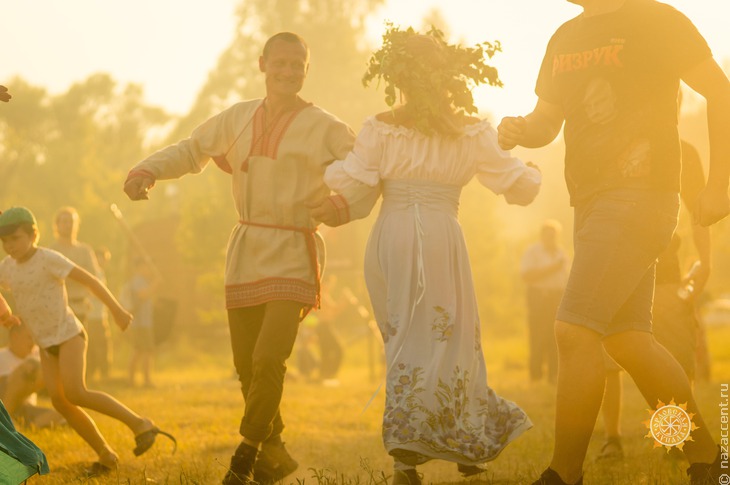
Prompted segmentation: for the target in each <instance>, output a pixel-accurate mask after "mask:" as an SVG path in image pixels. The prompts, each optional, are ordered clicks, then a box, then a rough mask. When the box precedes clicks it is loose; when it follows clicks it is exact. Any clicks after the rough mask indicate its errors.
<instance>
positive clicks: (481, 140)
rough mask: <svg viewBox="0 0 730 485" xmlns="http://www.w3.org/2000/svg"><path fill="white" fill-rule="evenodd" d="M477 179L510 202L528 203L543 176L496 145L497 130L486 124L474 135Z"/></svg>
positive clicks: (536, 190)
mask: <svg viewBox="0 0 730 485" xmlns="http://www.w3.org/2000/svg"><path fill="white" fill-rule="evenodd" d="M475 136H476V147H475V149H476V157H477V174H476V177H477V180H479V182H480V183H481V184H482V185H484V186H485V187H487V188H488V189H489V190H491V191H492V192H494V193H495V194H497V195H501V194H503V195H504V198H505V200H506V201H507V203H509V204H516V205H528V204H529V203H531V202H532V201H533V200H535V197H537V193H538V192H539V191H540V183H541V182H542V175H541V174H540V171H539V170H537V169H536V168H533V167H529V166H527V165H525V163H524V162H523V161H522V160H520V159H519V158H516V157H513V156H512V155H511V154H510V152H508V151H505V150H502V148H500V147H499V145H498V144H497V132H496V131H495V130H494V128H492V127H491V126H489V125H487V126H485V127H484V128H483V129H481V130H480V131H479V133H477V134H476V135H475Z"/></svg>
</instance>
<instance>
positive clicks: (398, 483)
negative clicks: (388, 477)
mask: <svg viewBox="0 0 730 485" xmlns="http://www.w3.org/2000/svg"><path fill="white" fill-rule="evenodd" d="M390 484H391V485H421V476H420V475H419V474H418V472H417V471H416V469H415V468H409V469H407V470H395V471H394V472H393V480H392V481H391V482H390Z"/></svg>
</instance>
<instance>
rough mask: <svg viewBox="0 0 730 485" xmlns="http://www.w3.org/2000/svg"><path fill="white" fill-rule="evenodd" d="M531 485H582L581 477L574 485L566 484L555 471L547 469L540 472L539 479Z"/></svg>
mask: <svg viewBox="0 0 730 485" xmlns="http://www.w3.org/2000/svg"><path fill="white" fill-rule="evenodd" d="M532 485H583V477H580V479H579V480H578V481H577V482H575V483H574V484H570V483H566V482H564V481H563V479H562V478H560V475H558V473H557V472H556V471H555V470H553V469H552V468H548V469H547V470H545V471H544V472H542V475H540V478H538V479H537V481H536V482H533V483H532Z"/></svg>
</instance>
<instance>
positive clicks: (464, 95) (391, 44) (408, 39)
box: [362, 23, 502, 134]
mask: <svg viewBox="0 0 730 485" xmlns="http://www.w3.org/2000/svg"><path fill="white" fill-rule="evenodd" d="M386 26H387V28H386V31H385V34H383V45H382V47H381V48H380V49H378V50H377V51H375V52H374V53H373V55H372V56H371V57H370V60H369V62H368V68H367V71H366V72H365V74H364V75H363V78H362V83H363V85H364V86H366V87H367V86H368V85H369V84H370V83H371V81H373V79H377V80H378V84H379V83H380V81H381V80H382V81H383V82H384V83H385V103H386V104H387V105H388V106H390V107H391V108H392V107H393V106H394V105H395V103H396V89H398V90H400V91H401V92H403V91H405V92H406V93H407V101H408V103H407V104H408V108H409V111H410V112H411V113H412V115H413V117H414V120H415V127H416V129H418V130H419V131H421V132H423V133H425V134H431V133H433V131H435V130H436V123H435V118H438V117H439V116H441V115H443V114H444V112H445V110H448V112H450V113H454V112H461V111H463V112H466V113H467V114H471V113H475V112H477V108H476V106H474V98H473V96H472V92H471V90H472V88H474V87H475V86H477V85H479V84H489V85H490V86H497V87H501V86H502V81H500V80H499V76H498V73H497V69H496V68H494V67H493V66H490V65H488V64H487V63H486V62H485V56H486V58H489V59H491V58H492V56H494V54H495V53H496V52H501V51H502V47H501V45H500V43H499V41H495V42H494V43H492V42H481V43H479V44H477V45H476V46H474V47H462V46H460V45H458V44H457V45H454V44H449V43H448V42H446V40H445V39H444V34H443V32H441V31H440V30H438V29H436V28H435V27H433V26H432V27H431V30H429V31H428V32H427V33H426V34H419V33H418V32H416V31H415V30H413V28H412V27H409V28H408V29H406V30H401V29H400V28H398V27H395V26H393V24H392V23H386ZM424 40H426V41H428V40H430V41H431V42H430V44H432V45H430V46H428V45H427V46H425V47H426V49H423V48H420V49H417V48H414V47H415V45H416V44H417V43H419V42H418V41H420V44H421V46H420V47H424V44H428V42H424ZM414 51H416V52H417V53H416V52H414ZM439 93H440V94H439Z"/></svg>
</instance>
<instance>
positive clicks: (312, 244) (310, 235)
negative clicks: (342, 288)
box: [238, 220, 320, 308]
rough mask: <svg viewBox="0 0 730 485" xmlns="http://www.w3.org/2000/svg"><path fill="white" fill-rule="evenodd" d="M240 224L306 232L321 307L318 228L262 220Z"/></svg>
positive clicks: (317, 306)
mask: <svg viewBox="0 0 730 485" xmlns="http://www.w3.org/2000/svg"><path fill="white" fill-rule="evenodd" d="M238 223H239V224H243V225H245V226H256V227H268V228H272V229H284V230H286V231H295V232H300V233H302V234H304V241H305V242H306V244H307V252H308V253H309V261H310V263H311V264H312V269H313V270H314V287H315V291H316V297H315V303H314V306H315V308H319V307H320V282H319V278H320V271H319V261H318V260H317V240H316V239H315V237H314V233H315V232H316V231H317V228H316V227H315V228H314V229H310V228H308V227H297V226H282V225H278V224H264V223H261V222H251V221H244V220H239V221H238Z"/></svg>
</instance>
